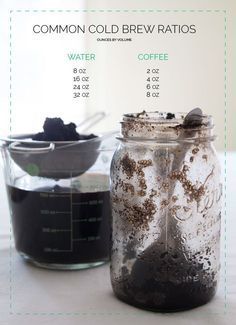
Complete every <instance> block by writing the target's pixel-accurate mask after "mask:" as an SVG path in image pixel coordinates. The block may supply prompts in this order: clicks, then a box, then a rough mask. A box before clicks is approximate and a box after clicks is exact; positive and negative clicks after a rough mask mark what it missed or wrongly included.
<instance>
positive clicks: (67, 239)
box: [1, 137, 114, 270]
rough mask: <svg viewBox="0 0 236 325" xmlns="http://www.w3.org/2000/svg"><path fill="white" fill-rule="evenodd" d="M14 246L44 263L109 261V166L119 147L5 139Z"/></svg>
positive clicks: (73, 265)
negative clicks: (114, 148) (115, 149)
mask: <svg viewBox="0 0 236 325" xmlns="http://www.w3.org/2000/svg"><path fill="white" fill-rule="evenodd" d="M1 149H2V150H1V151H2V154H3V160H4V176H5V183H6V188H7V194H8V201H9V208H10V215H11V220H12V227H13V233H14V241H15V247H16V249H17V251H18V252H19V253H20V255H21V256H22V257H23V258H24V259H25V260H27V261H29V262H31V263H33V264H35V265H37V266H40V267H44V268H51V269H63V270H71V269H82V268H88V267H94V266H98V265H102V264H104V263H105V262H108V261H109V249H110V222H111V208H110V191H109V172H110V162H111V158H112V155H113V153H114V150H113V148H112V147H109V146H107V143H104V142H101V141H100V139H99V138H95V139H92V140H88V141H85V142H81V143H80V142H79V143H78V142H77V143H76V144H73V143H70V144H68V143H62V142H61V143H59V142H58V143H53V142H48V143H47V142H41V143H39V142H32V140H30V139H28V140H27V139H25V138H24V140H23V138H22V139H21V137H18V138H16V139H12V138H8V139H5V141H3V143H2V147H1Z"/></svg>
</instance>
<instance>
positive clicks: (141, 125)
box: [111, 112, 222, 312]
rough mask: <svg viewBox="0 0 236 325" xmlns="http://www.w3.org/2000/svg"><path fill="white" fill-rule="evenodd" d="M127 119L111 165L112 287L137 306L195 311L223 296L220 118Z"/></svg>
mask: <svg viewBox="0 0 236 325" xmlns="http://www.w3.org/2000/svg"><path fill="white" fill-rule="evenodd" d="M185 116H186V114H185V113H178V114H176V115H175V117H174V118H172V119H168V118H166V117H167V114H166V113H158V112H155V113H143V114H127V115H124V116H123V120H122V122H121V125H122V126H121V134H122V136H121V137H120V138H119V139H120V146H119V147H118V149H117V150H116V152H115V154H114V156H113V160H112V165H111V200H112V249H111V283H112V287H113V291H114V293H115V295H116V296H117V297H118V298H119V299H121V300H123V301H125V302H126V303H129V304H131V305H134V306H137V307H140V308H144V309H149V310H154V311H155V310H156V311H163V312H164V311H177V310H184V309H190V308H193V307H196V306H200V305H202V304H205V303H207V302H208V301H209V300H210V299H211V298H212V297H213V296H214V295H215V292H216V287H217V281H218V275H219V268H220V217H221V212H220V211H221V196H222V185H221V183H220V166H219V163H218V160H217V157H216V152H215V149H214V147H213V140H214V138H215V137H214V136H212V128H213V124H212V118H211V117H210V116H206V115H203V116H202V121H201V123H199V125H195V126H191V127H189V126H188V127H187V126H184V123H183V122H184V117H185Z"/></svg>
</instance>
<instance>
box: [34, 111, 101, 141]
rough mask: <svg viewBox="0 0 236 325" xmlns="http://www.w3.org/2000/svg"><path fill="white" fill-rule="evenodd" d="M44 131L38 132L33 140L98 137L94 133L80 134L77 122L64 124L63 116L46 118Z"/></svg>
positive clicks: (75, 139) (66, 139)
mask: <svg viewBox="0 0 236 325" xmlns="http://www.w3.org/2000/svg"><path fill="white" fill-rule="evenodd" d="M43 129H44V132H39V133H36V134H35V135H34V136H33V137H32V140H37V141H78V140H89V139H93V138H96V137H97V136H96V135H94V134H88V135H85V134H79V133H77V132H76V125H75V123H69V124H64V122H63V120H62V119H61V118H57V117H55V118H48V117H47V118H46V120H45V122H44V125H43Z"/></svg>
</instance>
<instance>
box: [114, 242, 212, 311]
mask: <svg viewBox="0 0 236 325" xmlns="http://www.w3.org/2000/svg"><path fill="white" fill-rule="evenodd" d="M199 256H200V253H198V252H197V253H196V254H195V256H193V257H192V259H189V260H187V259H186V257H185V256H184V253H183V252H182V251H180V250H178V251H177V250H176V251H175V250H171V249H170V248H169V249H168V250H165V248H164V247H160V246H159V245H157V244H156V243H153V244H151V245H150V246H149V247H148V248H147V249H146V250H145V251H144V252H143V253H142V254H141V255H140V256H139V257H138V258H137V259H136V261H135V263H134V265H133V266H132V269H131V272H130V273H129V272H128V269H127V268H126V267H125V266H124V267H123V269H122V274H121V277H120V278H115V279H113V280H112V286H113V288H114V292H115V294H116V295H117V296H118V298H120V299H121V300H123V301H125V302H127V303H129V304H131V305H134V306H137V307H141V308H144V309H149V310H155V311H158V310H160V311H175V310H183V309H188V308H193V307H195V306H199V305H202V304H205V303H206V302H208V301H209V300H211V298H212V297H213V296H214V294H215V291H216V286H217V281H216V279H215V274H214V272H213V273H212V272H207V269H206V268H204V264H208V266H209V267H208V268H209V269H210V261H209V260H208V258H207V257H206V258H205V260H204V261H203V260H202V261H199Z"/></svg>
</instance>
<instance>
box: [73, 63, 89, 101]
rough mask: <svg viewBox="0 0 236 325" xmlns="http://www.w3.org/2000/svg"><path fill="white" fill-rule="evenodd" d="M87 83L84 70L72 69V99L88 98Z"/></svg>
mask: <svg viewBox="0 0 236 325" xmlns="http://www.w3.org/2000/svg"><path fill="white" fill-rule="evenodd" d="M89 81H90V78H89V76H88V74H87V69H86V68H76V67H75V68H73V98H89V96H90V86H89Z"/></svg>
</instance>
